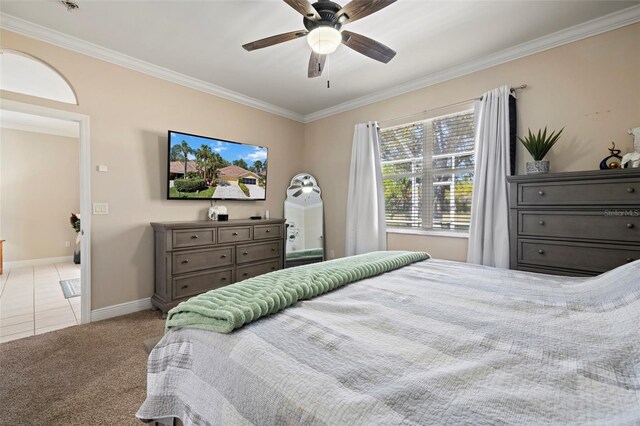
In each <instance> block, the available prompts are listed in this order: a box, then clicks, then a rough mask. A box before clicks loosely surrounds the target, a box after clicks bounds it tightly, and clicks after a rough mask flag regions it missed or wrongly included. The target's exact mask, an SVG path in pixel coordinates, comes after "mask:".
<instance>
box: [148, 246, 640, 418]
mask: <svg viewBox="0 0 640 426" xmlns="http://www.w3.org/2000/svg"><path fill="white" fill-rule="evenodd" d="M325 263H326V264H329V265H331V263H330V262H325ZM312 266H313V265H307V266H302V267H299V268H306V267H312ZM294 269H297V268H294ZM638 324H640V261H636V262H634V263H631V264H628V265H625V266H623V267H620V268H618V269H616V270H613V271H610V272H608V273H605V274H603V275H600V276H597V277H591V278H571V277H558V276H550V275H542V274H534V273H528V272H521V271H511V270H501V269H495V268H488V267H482V266H474V265H468V264H462V263H456V262H450V261H443V260H434V259H429V260H424V261H420V262H417V263H413V264H410V265H407V266H404V267H402V268H399V269H396V270H393V271H391V272H387V273H384V274H381V275H378V276H375V277H371V278H366V279H362V280H360V281H356V282H353V283H351V284H348V285H345V286H343V287H341V288H338V289H336V290H334V291H332V292H329V293H326V294H324V295H322V296H319V297H316V298H312V299H309V300H303V301H298V302H297V303H294V304H292V305H291V306H290V307H288V308H286V309H284V310H282V311H280V312H278V313H276V314H273V315H269V316H267V317H264V318H261V319H259V320H257V321H254V322H251V323H249V324H246V325H244V326H243V327H242V328H239V329H237V330H235V331H233V332H231V333H229V334H220V333H215V332H211V331H207V330H202V329H194V328H181V329H178V330H175V331H170V332H169V333H167V334H166V335H165V336H164V337H163V339H162V340H161V341H160V342H159V343H158V345H157V346H156V347H155V348H154V350H153V351H152V352H151V354H150V356H149V363H148V390H147V399H146V401H145V402H144V404H143V405H142V407H141V408H140V410H139V411H138V413H137V417H138V418H140V419H142V420H143V421H159V422H162V423H165V424H171V423H172V421H173V419H180V421H181V422H182V423H184V424H185V425H244V424H247V425H248V424H256V425H275V424H278V425H280V424H290V425H304V424H308V425H321V424H322V425H324V424H329V425H373V424H380V425H399V424H403V425H404V424H407V425H426V424H438V425H441V424H540V423H551V424H639V423H640V332H639V329H640V327H639V326H638Z"/></svg>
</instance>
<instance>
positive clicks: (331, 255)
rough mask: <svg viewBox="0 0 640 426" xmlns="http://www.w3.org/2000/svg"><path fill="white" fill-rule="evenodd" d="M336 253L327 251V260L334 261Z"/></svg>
mask: <svg viewBox="0 0 640 426" xmlns="http://www.w3.org/2000/svg"><path fill="white" fill-rule="evenodd" d="M335 258H336V253H335V252H334V251H333V250H329V259H335Z"/></svg>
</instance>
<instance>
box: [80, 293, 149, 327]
mask: <svg viewBox="0 0 640 426" xmlns="http://www.w3.org/2000/svg"><path fill="white" fill-rule="evenodd" d="M146 309H151V298H150V297H147V298H146V299H139V300H133V301H131V302H125V303H120V304H119V305H112V306H106V307H104V308H99V309H94V310H92V311H91V322H94V321H102V320H106V319H109V318H114V317H119V316H121V315H127V314H132V313H134V312H139V311H144V310H146Z"/></svg>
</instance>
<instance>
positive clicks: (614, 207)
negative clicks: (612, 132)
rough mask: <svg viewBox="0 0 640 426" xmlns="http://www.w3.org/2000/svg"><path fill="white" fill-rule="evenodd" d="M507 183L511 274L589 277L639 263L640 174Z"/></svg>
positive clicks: (565, 176) (538, 177)
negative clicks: (535, 273)
mask: <svg viewBox="0 0 640 426" xmlns="http://www.w3.org/2000/svg"><path fill="white" fill-rule="evenodd" d="M507 181H508V182H509V185H510V200H509V204H510V205H509V207H510V223H509V228H510V229H509V232H510V243H511V265H510V266H511V269H519V270H523V271H531V272H541V273H548V274H555V275H571V276H589V275H597V274H600V273H602V272H605V271H608V270H611V269H614V268H616V267H618V266H620V265H624V264H625V263H628V262H632V261H634V260H638V259H640V169H624V170H598V171H586V172H571V173H553V174H546V175H534V176H531V175H528V176H510V177H508V178H507Z"/></svg>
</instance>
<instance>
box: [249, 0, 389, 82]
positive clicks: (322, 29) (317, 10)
mask: <svg viewBox="0 0 640 426" xmlns="http://www.w3.org/2000/svg"><path fill="white" fill-rule="evenodd" d="M395 1H396V0H352V1H351V2H350V3H347V4H346V5H345V6H344V7H342V6H340V5H339V4H337V3H334V2H332V1H328V0H320V1H318V2H316V3H313V4H311V3H309V1H308V0H284V2H285V3H287V4H288V5H289V6H291V7H292V8H294V9H295V10H296V11H298V12H299V13H300V14H301V15H302V16H304V18H303V19H302V23H303V24H304V27H305V28H306V30H299V31H291V32H288V33H284V34H278V35H275V36H271V37H267V38H263V39H261V40H257V41H254V42H251V43H247V44H245V45H243V46H242V47H243V48H244V49H245V50H248V51H252V50H256V49H262V48H264V47H269V46H273V45H275V44H279V43H284V42H285V41H290V40H295V39H298V38H300V37H304V36H307V43H309V46H311V49H312V52H311V58H310V59H309V69H308V76H309V78H312V77H319V76H320V75H322V70H323V69H324V63H325V60H326V57H327V56H326V55H328V54H329V53H332V52H334V51H335V50H336V49H337V48H338V46H339V45H340V44H344V45H345V46H347V47H350V48H351V49H353V50H355V51H356V52H358V53H361V54H363V55H365V56H368V57H369V58H372V59H375V60H376V61H380V62H383V63H385V64H386V63H387V62H389V61H390V60H391V59H393V57H394V56H395V55H396V52H395V50H393V49H390V48H388V47H387V46H385V45H384V44H382V43H379V42H377V41H375V40H372V39H370V38H368V37H365V36H363V35H360V34H356V33H354V32H351V31H347V30H343V29H342V26H343V25H345V24H349V23H351V22H354V21H357V20H358V19H361V18H364V17H365V16H368V15H371V14H372V13H375V12H377V11H379V10H380V9H383V8H385V7H387V6H389V5H390V4H392V3H394V2H395Z"/></svg>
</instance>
